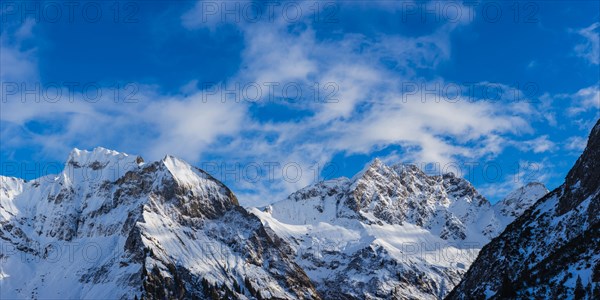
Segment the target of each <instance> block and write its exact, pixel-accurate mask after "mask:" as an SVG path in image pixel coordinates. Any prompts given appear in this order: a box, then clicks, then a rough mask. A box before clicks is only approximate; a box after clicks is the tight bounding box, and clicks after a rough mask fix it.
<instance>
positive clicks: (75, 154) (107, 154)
mask: <svg viewBox="0 0 600 300" xmlns="http://www.w3.org/2000/svg"><path fill="white" fill-rule="evenodd" d="M143 162H144V160H143V159H142V157H140V156H132V155H129V154H127V153H123V152H118V151H115V150H110V149H106V148H103V147H96V148H94V149H93V150H92V151H88V150H81V149H78V148H73V150H71V153H70V154H69V158H68V159H67V166H72V167H75V168H78V167H91V168H92V169H99V168H104V167H105V166H107V165H110V164H115V163H121V164H122V163H132V164H135V165H140V164H141V163H143Z"/></svg>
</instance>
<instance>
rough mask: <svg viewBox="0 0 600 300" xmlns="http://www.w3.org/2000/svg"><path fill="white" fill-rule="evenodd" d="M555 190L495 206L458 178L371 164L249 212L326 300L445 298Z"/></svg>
mask: <svg viewBox="0 0 600 300" xmlns="http://www.w3.org/2000/svg"><path fill="white" fill-rule="evenodd" d="M546 192H547V190H546V188H545V187H544V186H543V185H542V184H538V183H536V184H529V185H527V186H525V187H522V188H520V189H518V190H517V191H515V192H513V193H511V194H510V195H509V196H508V197H507V198H506V199H504V200H503V201H501V202H499V203H498V204H497V205H494V206H493V205H491V204H490V203H489V202H488V200H486V199H485V198H484V197H483V196H481V195H480V194H479V193H478V192H477V191H476V190H475V188H473V186H472V185H471V184H470V183H469V182H468V181H466V180H465V179H462V178H458V177H456V176H454V175H453V174H452V173H449V174H445V175H443V176H428V175H426V174H425V173H423V172H422V171H421V170H420V169H418V168H417V167H415V166H413V165H402V164H398V165H392V166H388V165H386V164H384V163H383V162H381V161H380V160H377V159H376V160H375V161H373V162H372V163H371V164H370V165H369V166H367V167H366V168H365V169H364V170H363V171H361V172H360V173H359V174H357V175H356V176H355V177H354V178H352V179H348V178H339V179H335V180H329V181H325V182H321V183H318V184H315V185H312V186H309V187H306V188H304V189H302V190H300V191H298V192H296V193H294V194H292V195H290V196H289V197H288V198H287V199H285V200H283V201H280V202H277V203H274V204H272V205H270V206H268V207H265V208H261V209H252V210H251V211H252V212H253V213H254V214H256V215H257V216H259V217H260V218H261V219H262V220H263V222H264V224H265V225H266V226H268V227H269V228H271V229H272V230H273V231H274V232H275V233H276V234H277V235H278V236H280V237H282V238H283V239H284V240H286V241H287V242H288V243H289V244H290V245H291V247H292V252H293V253H294V254H295V257H296V262H297V263H298V265H300V266H301V267H302V268H303V269H304V270H305V272H306V273H307V274H308V276H309V277H310V278H311V279H312V280H313V281H314V282H315V284H316V286H317V289H318V290H319V291H320V292H321V293H322V295H323V297H324V298H326V299H392V298H393V299H437V298H441V297H443V296H444V295H445V294H446V293H447V292H449V291H450V290H451V289H452V288H453V287H454V286H455V285H456V284H458V282H459V281H460V280H461V278H462V276H463V274H464V273H465V272H466V271H467V269H468V267H469V266H470V264H471V263H472V262H473V261H474V260H475V258H476V256H477V254H478V252H479V250H480V249H481V248H482V247H483V246H484V245H485V244H487V243H488V242H489V241H490V240H491V239H492V238H493V237H495V236H496V235H498V234H499V233H500V232H501V231H502V230H503V229H504V228H505V227H506V225H508V224H509V223H510V222H512V220H514V218H515V217H516V216H518V215H519V214H521V213H522V212H523V211H524V210H525V209H527V208H528V207H529V206H530V205H532V204H533V203H534V202H535V200H537V199H539V198H540V197H542V196H543V195H544V194H545V193H546Z"/></svg>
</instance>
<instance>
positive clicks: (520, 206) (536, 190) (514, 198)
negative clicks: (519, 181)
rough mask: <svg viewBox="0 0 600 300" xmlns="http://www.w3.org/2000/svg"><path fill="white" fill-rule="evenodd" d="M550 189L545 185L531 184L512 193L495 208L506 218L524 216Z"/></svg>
mask: <svg viewBox="0 0 600 300" xmlns="http://www.w3.org/2000/svg"><path fill="white" fill-rule="evenodd" d="M548 192H549V191H548V189H547V188H546V186H545V185H544V184H543V183H540V182H530V183H528V184H526V185H524V186H522V187H520V188H518V189H516V190H514V191H512V192H510V193H509V194H508V195H507V196H506V197H505V198H504V199H503V200H502V201H500V202H498V203H497V204H496V205H495V206H496V207H497V210H498V211H499V212H500V213H501V214H502V215H504V216H511V217H516V216H520V215H522V214H523V212H524V211H525V210H527V209H528V208H529V207H531V206H532V205H533V204H534V203H535V202H536V201H537V200H539V199H540V198H542V197H543V196H545V195H546V194H548Z"/></svg>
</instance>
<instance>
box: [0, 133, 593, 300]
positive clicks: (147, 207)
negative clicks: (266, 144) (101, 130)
mask: <svg viewBox="0 0 600 300" xmlns="http://www.w3.org/2000/svg"><path fill="white" fill-rule="evenodd" d="M599 152H600V125H599V123H597V124H596V126H595V127H594V129H593V130H592V133H591V135H590V138H589V142H588V145H587V148H586V150H585V151H584V153H583V154H582V156H581V157H580V158H579V160H578V161H577V162H576V164H575V166H574V167H573V169H571V171H570V172H569V174H568V175H567V177H566V179H565V183H564V184H563V185H562V186H560V187H559V188H557V189H555V190H554V191H552V192H550V193H548V190H547V189H546V188H545V187H544V185H543V184H541V183H530V184H527V185H526V186H523V187H521V188H519V189H517V190H515V191H513V192H511V193H510V194H508V195H506V197H505V198H504V199H503V200H502V201H499V202H498V203H496V204H494V205H492V204H491V203H490V202H489V201H488V200H487V199H486V198H485V197H484V196H482V195H481V194H479V192H478V191H477V190H476V189H475V188H474V187H473V186H472V185H471V184H470V183H469V182H468V181H467V180H465V179H463V178H460V177H457V176H455V175H454V174H452V173H447V174H443V175H433V176H432V175H428V174H425V173H424V172H423V171H421V170H420V169H419V168H417V167H415V166H414V165H406V164H393V165H387V164H385V163H383V162H382V161H380V160H378V159H376V160H374V161H372V162H371V163H370V164H368V165H367V166H366V167H365V168H364V169H363V170H362V171H361V172H359V173H358V174H356V175H355V176H354V177H353V178H337V179H333V180H328V181H324V182H319V183H316V184H313V185H310V186H308V187H305V188H303V189H301V190H299V191H297V192H294V193H292V194H291V195H290V196H288V197H287V198H286V199H283V200H280V201H274V202H273V203H272V204H271V205H268V206H266V207H246V208H244V207H242V206H240V205H239V202H238V199H237V198H236V196H235V195H234V193H233V192H232V191H231V190H230V189H229V188H228V187H227V186H225V185H224V184H223V183H221V182H219V181H218V180H216V179H215V178H213V177H212V176H211V175H210V174H208V173H206V172H204V171H202V170H200V169H198V168H196V167H194V166H192V165H190V164H188V163H186V162H185V161H183V160H180V159H177V158H175V157H172V156H166V157H164V158H163V159H162V160H159V161H154V162H145V161H144V160H143V159H142V158H141V157H139V156H134V155H128V154H125V153H120V152H116V151H113V150H108V149H104V148H96V149H94V150H93V151H85V150H78V149H74V150H73V151H72V152H71V153H70V155H69V157H68V159H67V162H66V164H65V167H64V170H63V171H62V172H61V173H60V174H57V175H48V176H44V177H41V178H38V179H35V180H31V181H24V180H21V179H17V178H11V177H0V180H1V185H0V245H1V246H2V247H1V248H0V250H1V252H0V298H2V299H5V298H6V299H13V298H19V299H22V298H32V299H47V298H53V299H83V298H86V299H92V298H93V299H136V298H137V299H441V298H444V297H448V298H449V299H481V298H497V299H504V298H511V297H512V298H529V297H534V298H535V297H537V298H540V297H542V298H556V297H558V298H564V297H567V298H569V297H575V296H578V295H581V293H582V292H581V291H580V290H579V286H580V285H581V286H583V293H584V294H583V295H584V297H589V298H590V299H591V298H592V294H593V293H594V290H595V289H597V288H598V286H599V285H600V283H599V281H600V264H599V260H600V255H599V253H600V249H599V248H598V245H600V241H599V237H600V235H599V234H598V230H599V228H598V227H599V225H598V221H599V220H600V217H598V216H599V214H598V213H599V210H600V200H599V197H600V196H599V190H600V189H599V183H600V168H599V166H598V164H599V160H598V158H599V154H600V153H599ZM588 290H590V291H588Z"/></svg>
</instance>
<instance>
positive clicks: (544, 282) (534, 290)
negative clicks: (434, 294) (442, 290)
mask: <svg viewBox="0 0 600 300" xmlns="http://www.w3.org/2000/svg"><path fill="white" fill-rule="evenodd" d="M599 206H600V121H598V122H597V123H596V125H595V126H594V129H592V132H591V134H590V136H589V141H588V144H587V147H586V149H585V151H584V152H583V154H582V155H581V156H580V157H579V159H578V160H577V162H576V163H575V165H574V166H573V168H572V169H571V171H570V172H569V173H568V175H567V177H566V179H565V183H564V184H563V185H562V186H560V187H558V188H557V189H555V190H554V191H552V192H551V193H550V194H548V195H546V196H545V197H543V198H542V199H540V200H539V201H538V202H537V203H536V204H535V205H534V206H533V207H531V208H530V209H529V210H527V211H526V212H525V213H524V214H523V215H521V216H520V217H519V218H517V219H516V220H515V222H513V223H512V224H510V225H509V226H508V227H507V228H506V230H505V231H504V232H503V233H502V234H501V235H500V236H498V237H497V238H496V239H494V240H492V242H490V243H489V244H488V245H486V246H485V247H484V248H483V249H482V251H481V252H480V254H479V256H478V257H477V259H476V260H475V262H474V263H473V265H472V266H471V268H470V269H469V271H468V272H467V274H466V275H465V277H464V278H463V280H462V281H461V283H460V284H459V285H458V286H456V288H455V289H454V290H453V291H452V292H451V293H450V294H449V296H448V297H447V299H484V298H492V299H505V298H519V299H530V298H545V299H571V298H574V297H575V293H576V285H577V284H576V282H577V281H579V280H581V281H582V284H583V285H584V286H587V285H589V287H590V288H589V290H591V291H592V292H585V293H584V294H583V296H584V297H585V298H587V299H594V298H595V299H597V296H599V295H595V294H593V291H594V290H597V289H599V288H600V278H598V277H599V276H594V274H596V270H598V269H600V246H599V245H600V229H599V227H600V222H599V220H600V219H599V214H598V213H599V209H598V207H599ZM578 277H579V278H580V279H578ZM586 290H587V289H586ZM592 294H593V295H592ZM578 296H581V294H578Z"/></svg>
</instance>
